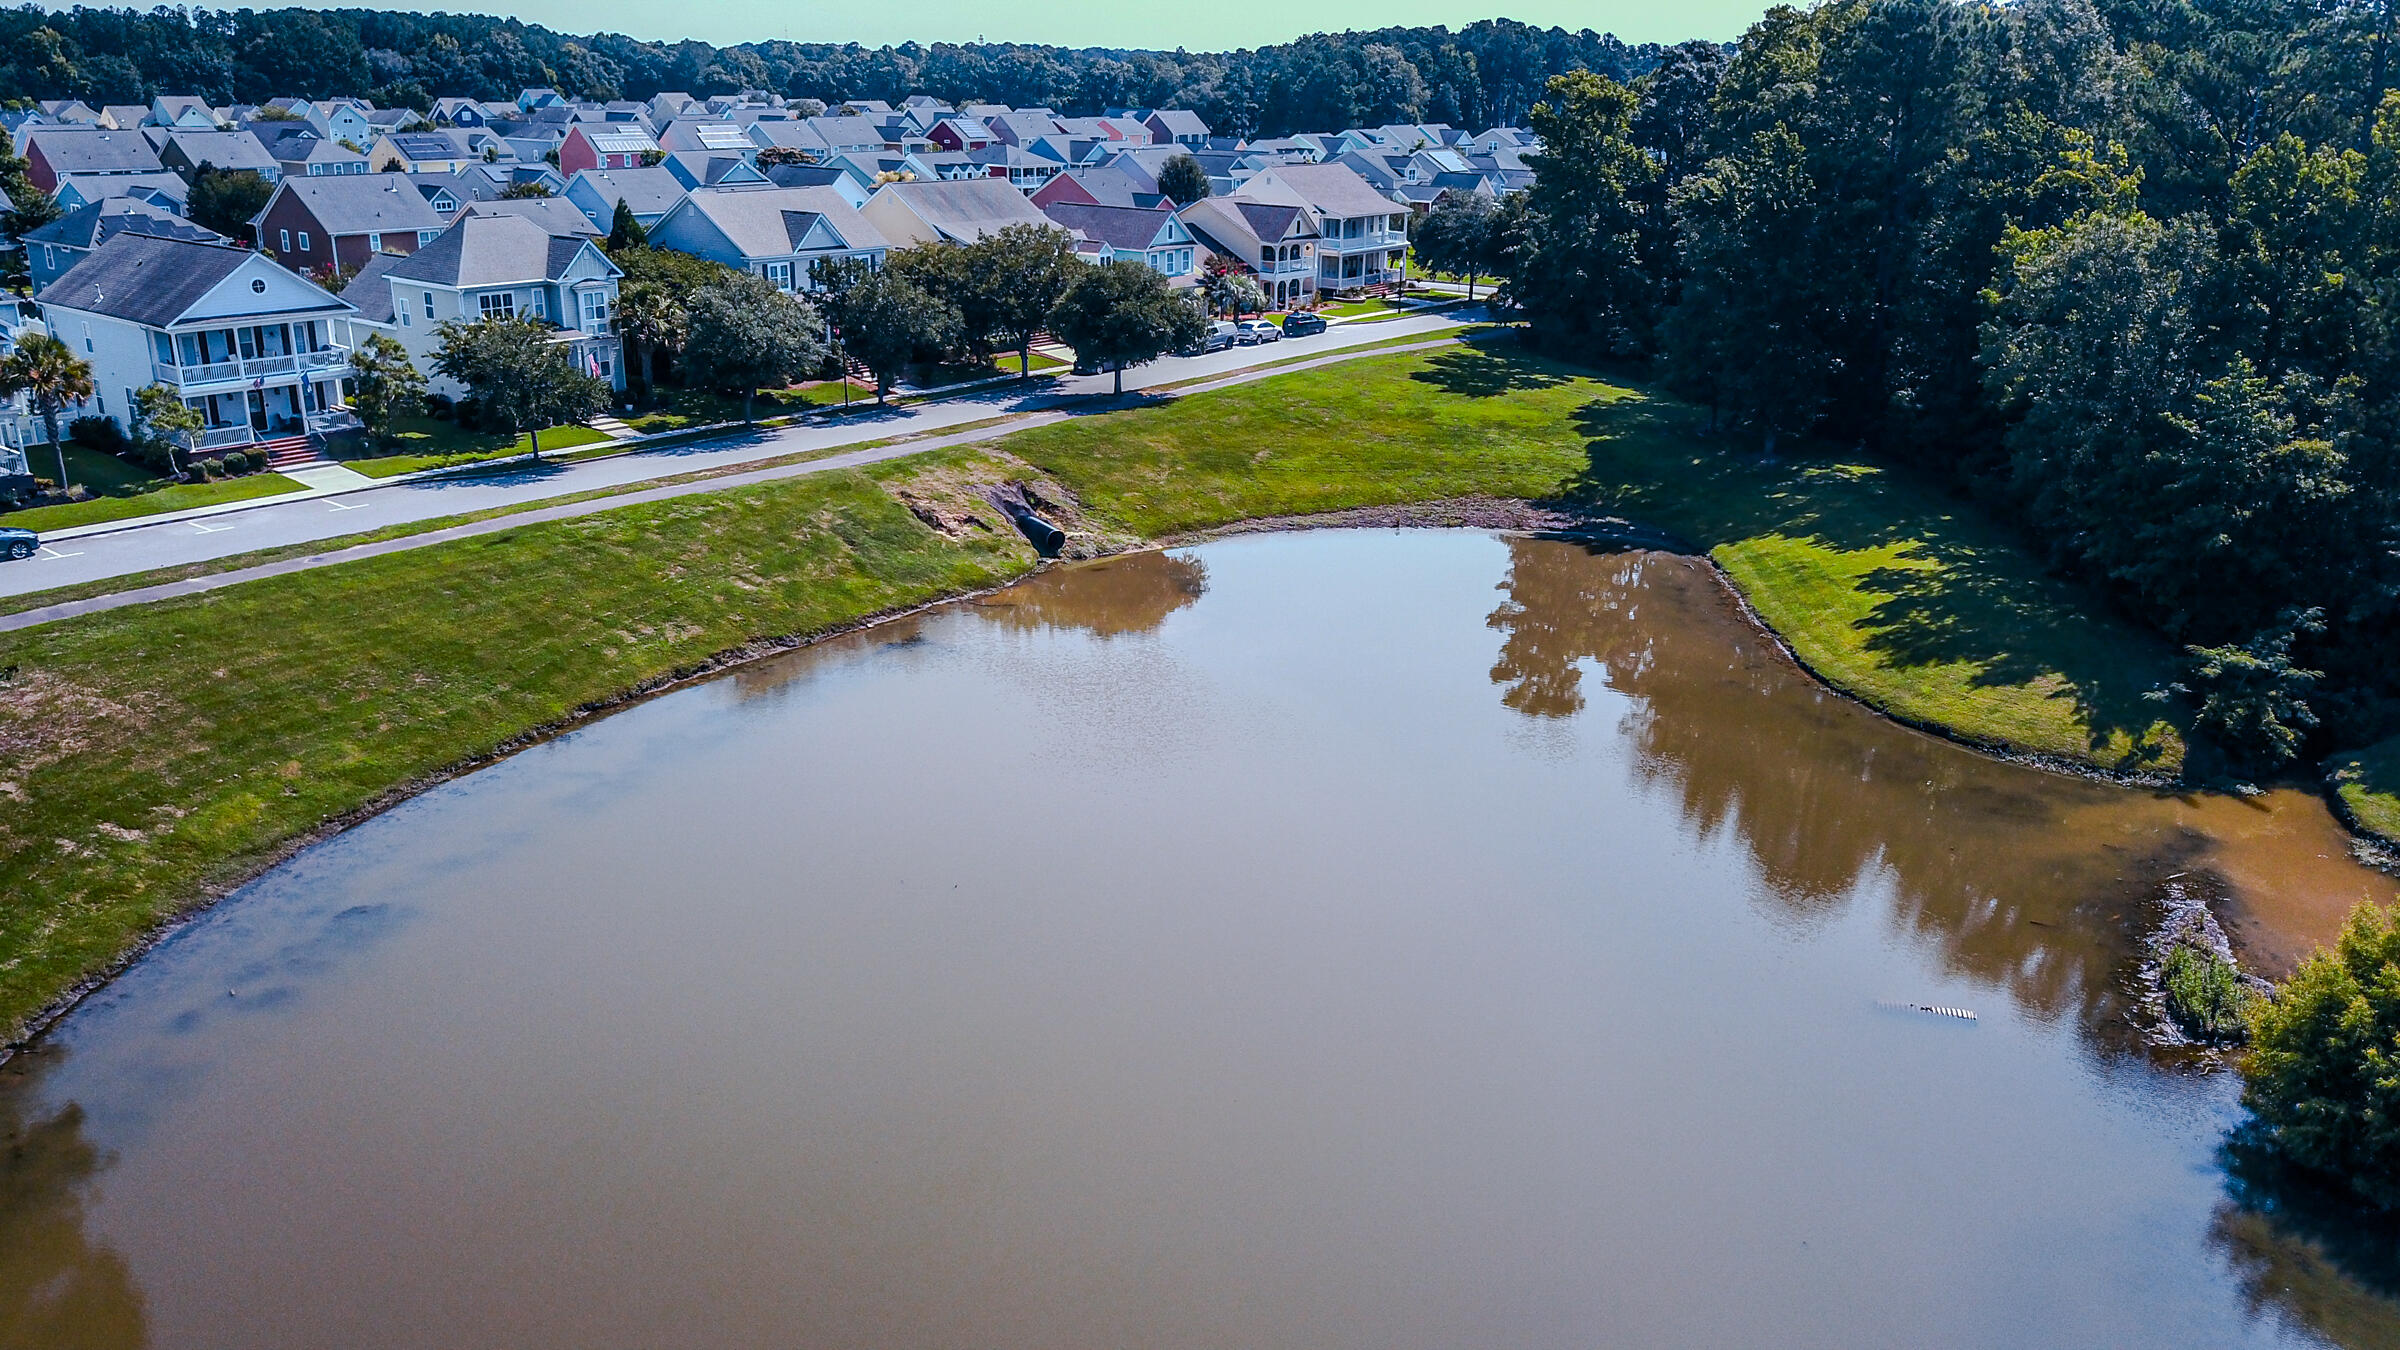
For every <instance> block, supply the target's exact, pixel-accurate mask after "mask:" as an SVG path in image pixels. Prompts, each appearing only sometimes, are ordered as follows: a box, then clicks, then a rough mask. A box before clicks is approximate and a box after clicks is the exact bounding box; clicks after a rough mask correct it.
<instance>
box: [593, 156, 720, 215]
mask: <svg viewBox="0 0 2400 1350" xmlns="http://www.w3.org/2000/svg"><path fill="white" fill-rule="evenodd" d="M579 183H580V184H582V185H583V187H584V188H585V189H586V190H587V191H589V192H591V193H592V194H594V195H595V196H597V197H598V198H599V199H600V202H601V204H602V205H603V206H605V207H606V208H607V209H608V212H609V213H610V214H611V215H613V214H615V212H616V209H617V203H618V202H623V203H625V204H626V205H627V206H628V207H630V208H632V210H633V213H634V214H635V215H637V216H657V215H661V214H664V213H665V212H666V211H668V210H670V209H672V208H673V207H674V205H675V203H677V202H679V201H682V200H683V199H684V198H685V197H686V196H688V195H690V193H691V189H690V188H687V187H685V186H684V185H683V180H682V179H680V178H677V177H676V176H675V175H674V174H673V173H672V172H670V171H669V170H667V169H666V168H665V167H663V166H660V167H654V168H647V169H585V170H584V171H583V172H581V173H579V174H576V175H575V176H574V177H573V178H572V179H569V180H568V182H567V191H568V192H569V193H570V194H572V193H573V192H574V191H575V187H576V185H577V184H579Z"/></svg>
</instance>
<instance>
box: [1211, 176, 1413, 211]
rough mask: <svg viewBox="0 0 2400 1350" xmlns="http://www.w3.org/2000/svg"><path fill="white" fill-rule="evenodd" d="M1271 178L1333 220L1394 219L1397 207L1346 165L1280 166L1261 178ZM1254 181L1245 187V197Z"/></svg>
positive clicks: (1395, 203)
mask: <svg viewBox="0 0 2400 1350" xmlns="http://www.w3.org/2000/svg"><path fill="white" fill-rule="evenodd" d="M1268 175H1272V176H1274V177H1275V178H1277V179H1279V180H1281V181H1282V183H1283V184H1284V186H1286V187H1288V188H1290V189H1291V190H1292V192H1293V194H1294V195H1296V196H1298V197H1299V198H1300V199H1301V200H1302V201H1304V202H1307V203H1308V205H1309V206H1310V207H1311V208H1312V209H1314V210H1316V211H1318V212H1320V213H1322V214H1324V215H1329V216H1332V217H1334V218H1336V219H1342V218H1346V217H1350V216H1374V215H1387V216H1388V215H1393V214H1396V213H1398V212H1399V211H1400V210H1401V207H1400V204H1399V203H1398V202H1395V201H1393V200H1392V199H1390V198H1389V197H1386V196H1384V195H1383V194H1382V193H1380V192H1377V191H1376V190H1375V188H1374V186H1373V185H1372V184H1370V183H1368V182H1367V180H1366V179H1364V178H1361V177H1359V176H1358V172H1357V171H1356V170H1354V169H1352V168H1350V167H1349V166H1348V165H1346V164H1279V165H1276V166H1275V167H1274V168H1272V169H1268V170H1266V171H1265V172H1264V173H1262V174H1261V175H1260V177H1262V178H1263V177H1266V176H1268ZM1256 182H1257V180H1255V179H1254V180H1252V183H1251V184H1249V185H1245V187H1244V189H1243V193H1237V194H1236V195H1237V196H1238V195H1244V194H1246V193H1247V192H1248V191H1249V189H1250V187H1251V186H1254V185H1255V184H1256Z"/></svg>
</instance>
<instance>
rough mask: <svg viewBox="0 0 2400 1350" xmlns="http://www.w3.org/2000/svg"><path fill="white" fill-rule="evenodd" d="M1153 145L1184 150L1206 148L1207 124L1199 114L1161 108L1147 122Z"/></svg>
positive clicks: (1180, 109)
mask: <svg viewBox="0 0 2400 1350" xmlns="http://www.w3.org/2000/svg"><path fill="white" fill-rule="evenodd" d="M1148 125H1149V128H1150V141H1151V144H1153V145H1180V146H1182V147H1183V148H1184V149H1186V150H1206V149H1207V148H1208V123H1206V122H1203V121H1201V120H1200V114H1198V113H1196V112H1192V111H1190V110H1188V109H1184V108H1161V109H1159V110H1158V111H1156V112H1153V113H1151V114H1150V120H1149V122H1148Z"/></svg>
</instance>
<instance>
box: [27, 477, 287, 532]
mask: <svg viewBox="0 0 2400 1350" xmlns="http://www.w3.org/2000/svg"><path fill="white" fill-rule="evenodd" d="M298 491H300V484H298V483H296V482H294V481H292V480H291V479H289V478H286V477H284V476H283V475H282V474H279V473H254V474H249V475H246V476H244V477H241V478H221V479H218V480H217V481H216V482H213V483H179V484H177V485H175V486H174V487H164V488H159V489H157V490H156V491H153V492H144V493H141V494H139V495H137V496H130V497H93V498H91V499H90V500H88V501H80V502H66V503H63V504H61V505H58V506H37V507H34V508H33V509H32V510H30V511H11V512H9V513H8V514H6V515H0V525H15V526H18V527H19V528H22V529H28V530H64V529H70V528H72V527H74V526H77V525H98V524H101V523H102V522H104V521H111V520H131V519H133V518H134V517H136V516H155V515H158V514H159V513H161V512H164V511H189V510H191V509H192V508H194V507H199V506H221V505H223V504H224V503H226V502H246V501H255V500H257V499H258V498H260V497H280V496H282V495H283V494H284V493H286V492H298Z"/></svg>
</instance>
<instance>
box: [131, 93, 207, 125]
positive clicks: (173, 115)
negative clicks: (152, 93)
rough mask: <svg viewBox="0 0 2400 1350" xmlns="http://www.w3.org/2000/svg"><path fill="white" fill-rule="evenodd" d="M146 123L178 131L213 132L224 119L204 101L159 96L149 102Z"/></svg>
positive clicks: (168, 95) (180, 96) (187, 97)
mask: <svg viewBox="0 0 2400 1350" xmlns="http://www.w3.org/2000/svg"><path fill="white" fill-rule="evenodd" d="M148 121H149V123H150V125H151V126H154V127H173V128H175V129H176V130H178V131H214V130H215V129H217V128H218V127H220V126H223V125H224V124H225V119H224V118H222V117H219V116H218V115H217V110H216V109H214V108H211V107H209V106H208V102H207V101H206V100H205V99H198V98H193V97H192V96H191V95H189V94H160V95H159V96H158V97H156V98H154V99H152V100H150V116H149V118H148Z"/></svg>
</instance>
